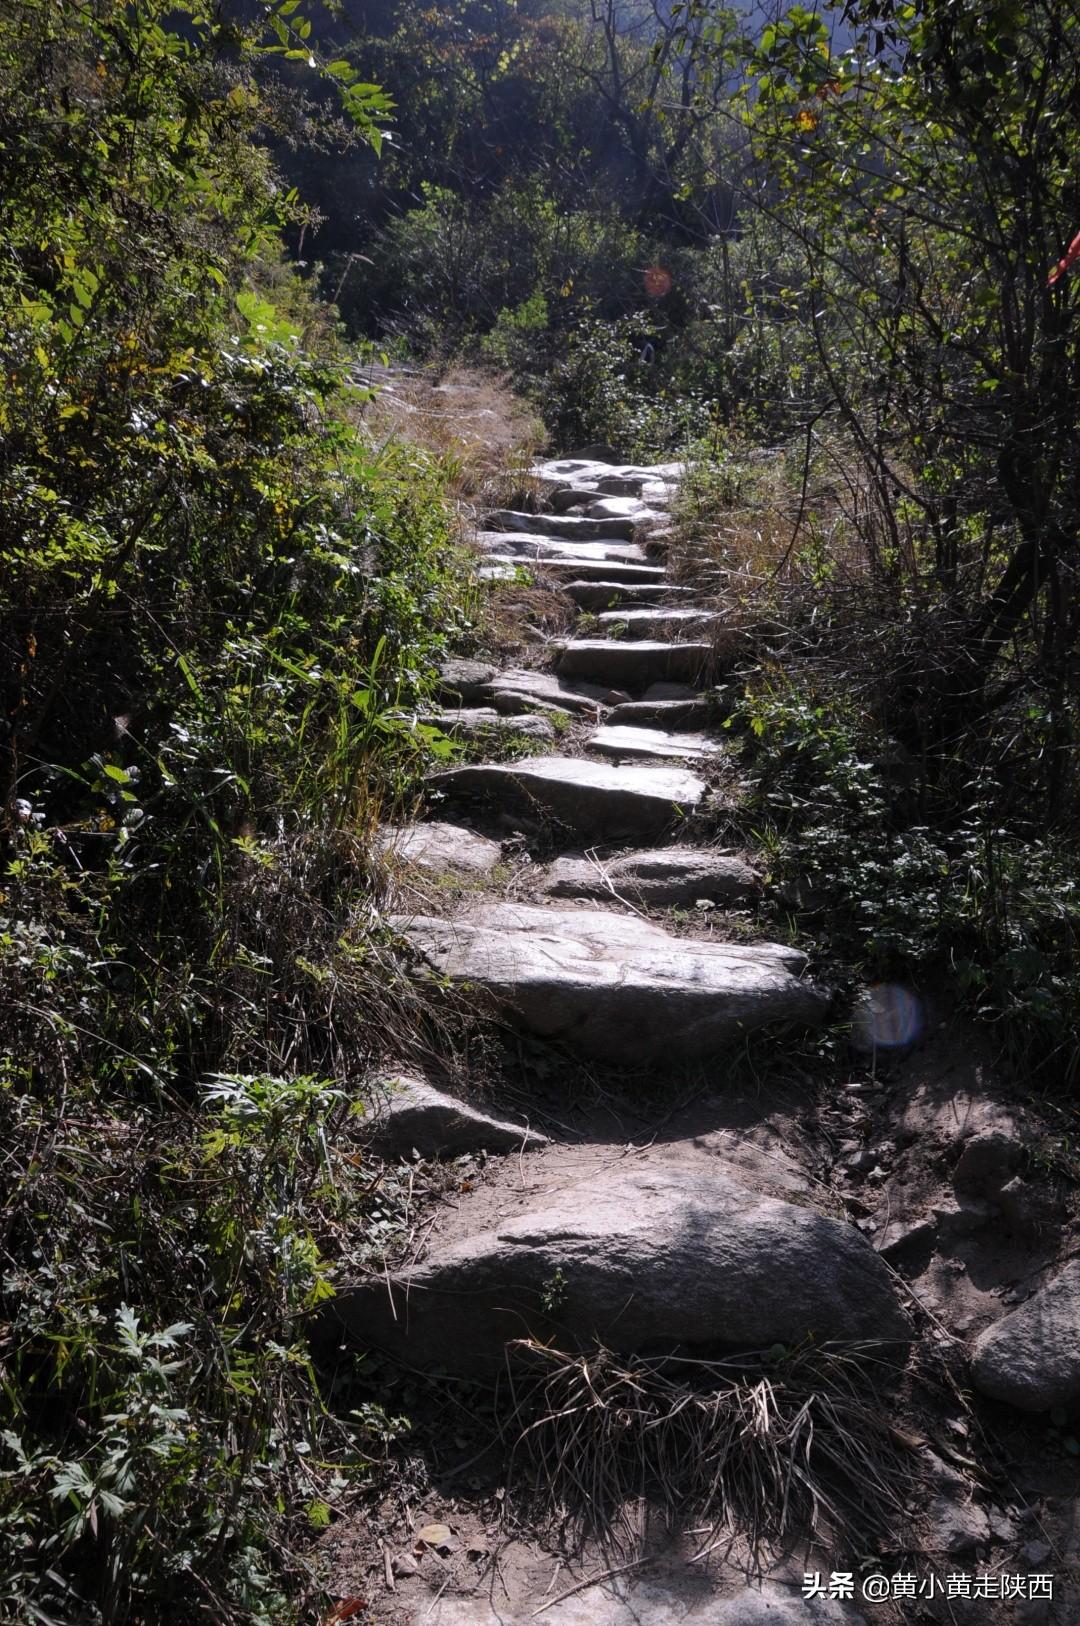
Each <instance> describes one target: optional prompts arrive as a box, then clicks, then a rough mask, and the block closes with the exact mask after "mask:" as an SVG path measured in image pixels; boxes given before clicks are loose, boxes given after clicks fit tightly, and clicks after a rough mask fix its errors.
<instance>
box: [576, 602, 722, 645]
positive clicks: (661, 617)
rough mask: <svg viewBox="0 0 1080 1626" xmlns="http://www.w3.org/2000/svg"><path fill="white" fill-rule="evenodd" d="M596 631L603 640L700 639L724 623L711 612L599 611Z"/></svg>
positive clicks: (677, 608)
mask: <svg viewBox="0 0 1080 1626" xmlns="http://www.w3.org/2000/svg"><path fill="white" fill-rule="evenodd" d="M596 619H597V622H598V623H599V626H600V630H601V632H603V633H604V634H605V636H610V635H611V634H612V633H615V634H617V635H618V636H619V637H621V638H629V639H637V638H677V637H678V636H679V635H680V634H683V635H689V634H693V635H694V636H695V637H700V635H701V634H702V633H704V632H707V631H708V630H709V629H710V628H711V627H715V626H719V624H720V622H721V621H722V620H723V619H724V618H723V616H721V615H718V614H717V613H716V612H715V611H712V610H694V609H687V608H684V607H682V606H676V605H671V606H670V607H669V606H667V605H658V606H656V607H655V608H653V607H651V606H650V607H645V608H641V609H618V608H616V609H613V610H603V611H601V613H600V614H599V615H598V616H597V618H596Z"/></svg>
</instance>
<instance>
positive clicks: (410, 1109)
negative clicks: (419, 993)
mask: <svg viewBox="0 0 1080 1626" xmlns="http://www.w3.org/2000/svg"><path fill="white" fill-rule="evenodd" d="M364 1094H365V1096H366V1097H367V1100H368V1103H369V1105H368V1117H369V1120H370V1123H371V1128H372V1144H373V1145H374V1146H375V1147H376V1148H377V1150H378V1151H379V1153H380V1154H381V1155H382V1156H383V1157H408V1156H409V1154H410V1152H414V1151H415V1152H419V1153H420V1155H421V1157H455V1156H457V1155H458V1154H459V1153H461V1152H474V1151H477V1150H479V1149H480V1148H484V1149H485V1150H486V1151H489V1152H521V1151H528V1152H535V1151H539V1150H540V1149H541V1148H542V1147H544V1146H547V1145H548V1144H549V1142H548V1138H547V1136H546V1135H538V1134H536V1133H535V1132H534V1131H533V1130H531V1129H529V1128H528V1127H527V1126H526V1125H525V1124H512V1123H507V1122H505V1121H504V1120H503V1119H501V1118H493V1117H492V1116H491V1115H490V1113H487V1112H481V1111H480V1110H479V1109H478V1108H477V1107H474V1106H471V1105H470V1104H469V1103H468V1102H467V1101H461V1100H459V1099H458V1098H457V1097H456V1096H453V1095H447V1093H446V1092H445V1090H440V1089H437V1088H436V1087H435V1085H434V1084H432V1083H431V1081H430V1080H429V1079H427V1078H425V1077H424V1076H423V1075H422V1074H420V1073H416V1072H414V1071H412V1070H411V1069H403V1070H402V1071H401V1072H400V1073H382V1074H380V1075H378V1076H377V1077H375V1078H370V1079H368V1080H366V1082H365V1086H364Z"/></svg>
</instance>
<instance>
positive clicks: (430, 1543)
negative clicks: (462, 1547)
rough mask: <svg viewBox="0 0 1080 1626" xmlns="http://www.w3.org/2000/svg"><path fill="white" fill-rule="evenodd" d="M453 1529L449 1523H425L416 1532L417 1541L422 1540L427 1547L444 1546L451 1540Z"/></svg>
mask: <svg viewBox="0 0 1080 1626" xmlns="http://www.w3.org/2000/svg"><path fill="white" fill-rule="evenodd" d="M450 1536H451V1530H450V1526H449V1525H448V1524H423V1525H421V1526H420V1529H419V1530H418V1531H417V1532H416V1539H417V1541H422V1542H423V1543H424V1544H425V1546H427V1547H442V1546H445V1544H446V1543H447V1542H448V1541H449V1540H450Z"/></svg>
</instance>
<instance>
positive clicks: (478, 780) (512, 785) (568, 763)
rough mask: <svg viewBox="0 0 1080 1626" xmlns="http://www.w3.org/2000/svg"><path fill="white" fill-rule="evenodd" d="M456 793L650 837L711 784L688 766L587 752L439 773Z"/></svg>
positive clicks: (436, 779)
mask: <svg viewBox="0 0 1080 1626" xmlns="http://www.w3.org/2000/svg"><path fill="white" fill-rule="evenodd" d="M431 784H432V785H433V786H434V787H435V788H437V789H439V790H442V791H444V792H446V793H448V794H450V795H454V796H458V795H465V796H484V797H488V798H492V799H497V800H498V801H499V803H500V805H501V806H504V807H515V808H518V809H523V810H526V811H528V810H531V811H532V812H534V813H538V814H539V815H541V816H544V817H547V818H552V819H555V820H556V821H557V822H558V823H560V824H563V825H566V826H567V827H568V828H569V829H570V830H573V831H575V832H577V833H578V834H579V835H585V836H592V837H594V838H598V839H603V840H606V841H611V840H616V839H620V838H626V839H627V840H631V841H634V840H650V839H653V838H655V837H657V836H661V835H663V834H664V833H665V832H666V831H667V830H668V829H669V828H670V827H671V825H673V824H674V823H675V821H676V819H677V818H678V817H679V816H680V814H687V813H690V812H692V811H693V810H694V808H696V807H697V806H698V805H699V804H700V803H701V802H702V800H703V799H704V796H705V791H706V786H705V783H704V781H703V780H701V779H699V778H697V776H696V775H695V774H692V773H688V772H687V771H686V770H685V769H682V768H649V767H638V766H636V765H627V766H619V765H616V764H614V763H607V762H589V761H588V760H587V759H586V758H584V757H538V758H535V759H529V760H527V761H524V762H507V763H481V764H478V765H476V766H470V767H465V768H450V769H447V770H445V771H443V772H441V773H437V774H435V775H433V777H432V779H431Z"/></svg>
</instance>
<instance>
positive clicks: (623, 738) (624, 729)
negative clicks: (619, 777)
mask: <svg viewBox="0 0 1080 1626" xmlns="http://www.w3.org/2000/svg"><path fill="white" fill-rule="evenodd" d="M588 744H589V750H590V751H597V752H599V754H600V755H601V756H605V757H617V758H624V757H629V758H635V757H652V758H660V759H662V760H666V761H670V762H693V761H697V760H699V759H701V758H705V757H715V756H719V755H720V754H721V752H722V751H723V746H722V745H721V743H720V741H719V740H714V739H712V738H710V736H709V735H708V734H689V733H684V734H677V733H668V732H667V731H666V730H665V729H662V728H641V727H637V726H635V725H633V724H611V725H608V724H605V725H604V726H603V727H602V728H598V729H596V731H595V732H594V733H592V734H590V735H589V741H588Z"/></svg>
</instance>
